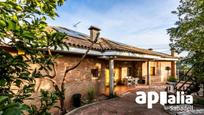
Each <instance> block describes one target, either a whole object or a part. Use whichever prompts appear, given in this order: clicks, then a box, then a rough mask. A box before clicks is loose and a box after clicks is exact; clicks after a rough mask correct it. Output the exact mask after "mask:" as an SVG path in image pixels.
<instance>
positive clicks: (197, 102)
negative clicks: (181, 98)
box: [193, 98, 204, 105]
mask: <svg viewBox="0 0 204 115" xmlns="http://www.w3.org/2000/svg"><path fill="white" fill-rule="evenodd" d="M193 103H194V104H199V105H204V99H203V98H198V99H194V100H193Z"/></svg>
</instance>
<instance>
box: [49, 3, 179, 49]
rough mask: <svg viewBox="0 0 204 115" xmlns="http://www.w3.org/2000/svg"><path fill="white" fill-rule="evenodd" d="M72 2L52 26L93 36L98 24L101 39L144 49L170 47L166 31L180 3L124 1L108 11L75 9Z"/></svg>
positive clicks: (79, 7)
mask: <svg viewBox="0 0 204 115" xmlns="http://www.w3.org/2000/svg"><path fill="white" fill-rule="evenodd" d="M72 2H73V1H72V0H69V1H68V3H67V4H66V5H65V6H66V8H63V7H62V9H61V10H60V11H59V15H60V17H59V18H56V20H54V21H51V20H49V21H48V23H49V24H50V25H60V26H64V27H67V28H71V29H74V30H76V31H80V32H83V33H89V32H88V27H89V26H90V25H94V26H98V27H99V28H101V29H102V32H101V36H103V37H107V38H109V39H111V40H114V41H118V42H123V43H126V44H130V45H134V46H139V47H143V48H153V49H161V47H162V48H163V49H168V48H169V46H168V44H169V36H168V35H167V33H166V29H167V28H170V27H171V26H173V23H174V22H175V21H176V17H175V16H173V15H172V14H171V13H170V12H171V11H172V10H175V9H176V7H177V5H178V1H177V0H132V1H131V0H130V2H125V1H124V0H123V1H122V2H119V3H115V4H114V3H113V2H112V3H111V5H109V7H108V8H107V9H103V7H101V8H100V6H98V7H99V8H95V7H92V6H91V5H87V4H86V5H83V4H78V5H77V6H75V7H74V6H72ZM87 2H89V1H87ZM104 2H105V1H104ZM106 2H108V1H106ZM84 4H85V3H84ZM105 5H107V4H105ZM67 7H71V8H67ZM59 9H60V8H59ZM99 9H100V10H99ZM79 21H81V23H80V24H78V25H77V28H74V27H73V25H74V24H76V23H77V22H79ZM159 47H160V48H159Z"/></svg>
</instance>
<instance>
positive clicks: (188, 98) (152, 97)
mask: <svg viewBox="0 0 204 115" xmlns="http://www.w3.org/2000/svg"><path fill="white" fill-rule="evenodd" d="M136 95H137V97H136V98H135V102H136V103H138V104H147V108H148V109H151V108H152V105H153V104H156V103H158V102H159V101H160V104H161V105H165V104H172V105H173V104H193V96H192V95H185V94H184V92H183V91H182V92H176V95H169V94H167V92H165V91H162V92H160V93H159V94H158V93H157V92H155V91H149V92H147V93H145V92H144V91H138V92H136Z"/></svg>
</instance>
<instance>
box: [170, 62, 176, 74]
mask: <svg viewBox="0 0 204 115" xmlns="http://www.w3.org/2000/svg"><path fill="white" fill-rule="evenodd" d="M171 76H174V77H175V78H177V76H176V61H172V62H171Z"/></svg>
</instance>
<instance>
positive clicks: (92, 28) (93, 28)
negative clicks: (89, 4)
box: [89, 26, 101, 31]
mask: <svg viewBox="0 0 204 115" xmlns="http://www.w3.org/2000/svg"><path fill="white" fill-rule="evenodd" d="M89 30H97V31H101V29H100V28H98V27H95V26H90V27H89Z"/></svg>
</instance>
